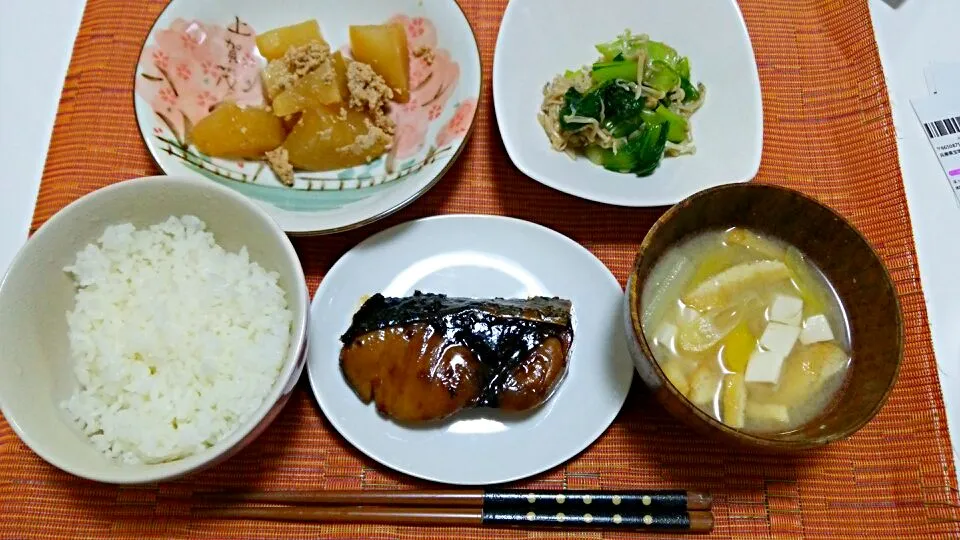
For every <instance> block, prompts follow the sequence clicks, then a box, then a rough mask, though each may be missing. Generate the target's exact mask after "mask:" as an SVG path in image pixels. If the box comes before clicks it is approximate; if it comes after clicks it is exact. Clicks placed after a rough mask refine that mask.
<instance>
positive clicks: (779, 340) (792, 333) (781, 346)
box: [760, 322, 800, 356]
mask: <svg viewBox="0 0 960 540" xmlns="http://www.w3.org/2000/svg"><path fill="white" fill-rule="evenodd" d="M798 337H800V328H799V327H797V326H790V325H788V324H782V323H776V322H772V323H770V324H768V325H767V327H766V328H765V329H764V330H763V335H762V336H760V346H761V347H763V348H764V349H766V350H768V351H772V352H775V353H779V354H780V355H782V356H787V355H789V354H790V351H792V350H793V346H794V344H796V342H797V338H798Z"/></svg>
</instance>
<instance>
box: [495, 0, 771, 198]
mask: <svg viewBox="0 0 960 540" xmlns="http://www.w3.org/2000/svg"><path fill="white" fill-rule="evenodd" d="M728 1H729V4H730V5H731V7H732V9H733V10H734V12H735V13H736V17H737V21H736V22H737V29H738V30H739V31H741V32H742V34H743V36H744V39H745V44H746V45H747V49H748V50H749V57H750V63H751V65H752V67H753V70H752V72H751V73H752V75H753V77H752V79H751V81H750V83H751V86H753V87H754V88H756V90H757V100H756V103H753V104H751V105H752V108H753V109H754V113H755V114H756V115H757V118H756V121H755V128H756V130H757V135H758V138H757V144H756V148H754V151H753V155H752V156H751V159H752V164H751V166H750V167H749V170H748V171H747V172H746V173H744V174H741V175H737V176H736V177H735V178H728V179H727V180H724V181H722V182H721V183H715V184H712V185H708V186H706V187H703V186H701V187H699V188H697V187H695V188H694V190H693V191H688V192H687V193H686V194H685V195H682V196H679V197H651V196H639V195H638V194H631V195H629V196H621V197H616V198H614V197H607V196H603V195H593V194H590V193H589V192H586V191H584V190H583V189H582V188H581V187H580V186H578V185H570V184H566V183H564V182H562V181H557V179H555V178H553V177H551V176H550V175H549V174H544V173H542V172H540V171H539V170H538V168H537V166H536V162H533V163H531V161H530V160H528V159H526V158H525V156H526V155H527V152H526V151H525V150H524V144H522V142H520V141H514V138H513V137H511V136H510V135H509V132H510V130H511V128H510V127H509V126H511V125H512V124H513V121H512V120H511V119H510V118H509V117H507V116H504V115H505V114H506V113H503V114H501V112H500V108H499V107H497V104H498V103H499V102H501V101H502V100H503V99H504V98H503V97H502V94H503V92H504V90H503V89H502V88H501V85H500V84H498V82H497V81H498V80H502V79H503V76H502V75H501V76H498V73H500V71H501V70H502V68H499V69H498V67H497V66H498V65H499V66H502V65H503V62H502V61H500V58H501V55H502V54H505V52H504V51H503V49H504V46H503V45H502V43H501V42H502V41H503V39H504V37H503V36H504V35H505V34H506V31H505V28H506V26H505V25H504V21H506V19H507V17H509V16H510V13H511V10H519V9H520V7H519V4H522V3H523V2H520V1H513V2H510V3H509V4H507V7H506V10H505V12H504V15H503V20H502V21H501V24H500V28H499V30H498V31H497V40H496V45H495V46H494V52H493V65H492V68H491V80H492V83H491V87H492V92H493V109H494V111H493V112H494V117H495V120H496V122H497V128H498V131H499V133H500V139H501V141H502V142H503V146H504V149H505V150H506V152H507V156H508V157H509V158H510V162H511V163H513V165H514V166H515V167H516V168H517V169H518V170H519V171H520V172H521V173H523V175H524V176H526V177H528V178H530V179H532V180H534V181H536V182H539V183H541V184H543V185H545V186H547V187H549V188H551V189H555V190H557V191H560V192H561V193H565V194H567V195H570V196H573V197H577V198H580V199H584V200H588V201H593V202H597V203H602V204H608V205H611V206H617V207H624V208H653V207H666V206H670V205H673V204H677V203H680V202H682V201H684V200H686V199H688V198H690V197H692V196H693V195H696V194H697V193H700V192H701V191H703V190H707V189H712V188H714V187H718V186H723V185H731V184H743V183H747V182H750V181H751V180H752V179H753V178H754V177H755V176H756V175H757V173H758V172H759V171H760V163H761V160H762V154H763V144H764V142H763V141H764V129H763V118H764V113H763V92H762V91H761V90H762V89H761V84H760V69H759V66H758V65H757V55H756V52H755V51H754V46H753V40H752V38H751V36H750V32H749V31H748V28H747V23H746V19H745V18H744V16H743V10H742V9H741V8H740V4H739V3H738V2H737V1H736V0H728ZM523 5H524V7H526V4H523ZM599 170H600V171H604V172H608V171H605V170H604V169H603V168H602V167H601V168H599ZM610 174H621V173H610ZM655 176H656V172H654V174H653V175H651V178H653V177H655ZM641 199H642V200H641Z"/></svg>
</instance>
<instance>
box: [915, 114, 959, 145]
mask: <svg viewBox="0 0 960 540" xmlns="http://www.w3.org/2000/svg"><path fill="white" fill-rule="evenodd" d="M923 129H924V130H926V132H927V137H930V138H931V139H936V138H937V137H943V136H944V135H954V134H956V133H960V116H954V117H953V118H944V119H943V120H936V121H934V122H928V123H926V124H924V125H923Z"/></svg>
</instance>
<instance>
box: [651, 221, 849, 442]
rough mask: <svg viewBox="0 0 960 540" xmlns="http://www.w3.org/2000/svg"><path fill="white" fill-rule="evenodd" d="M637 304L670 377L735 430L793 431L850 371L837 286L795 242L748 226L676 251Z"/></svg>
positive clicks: (687, 243) (703, 236) (657, 270)
mask: <svg viewBox="0 0 960 540" xmlns="http://www.w3.org/2000/svg"><path fill="white" fill-rule="evenodd" d="M641 305H642V308H643V314H642V318H641V323H642V326H643V332H644V334H645V335H646V337H647V341H648V342H649V343H650V346H651V349H652V350H653V354H654V357H655V360H656V361H657V363H658V364H659V365H660V367H661V369H662V370H663V372H664V373H665V374H666V376H667V378H668V379H669V380H670V382H671V383H672V384H673V385H674V387H676V389H677V390H679V391H680V392H681V393H682V394H683V395H684V396H685V397H686V398H687V399H689V400H690V401H691V402H692V403H694V404H695V405H696V406H697V407H699V408H700V409H701V410H703V411H704V412H706V413H707V414H709V415H711V416H713V417H714V418H716V419H717V420H719V421H721V422H723V423H724V424H727V425H728V426H730V427H733V428H736V429H741V430H744V431H750V432H759V433H762V432H767V433H769V432H785V431H791V430H794V429H796V428H798V427H799V426H801V425H803V424H805V423H807V422H809V421H810V420H812V419H813V418H815V417H816V416H818V415H819V414H821V413H822V412H824V410H825V409H826V408H827V407H828V406H829V404H830V401H831V400H832V398H833V396H834V395H835V394H836V392H837V391H838V390H839V388H840V386H841V385H842V384H843V380H844V377H845V375H846V372H847V370H848V368H849V364H850V336H849V329H848V326H847V321H846V318H845V316H844V311H843V307H842V305H841V303H840V300H839V298H838V297H837V295H836V292H835V291H834V290H833V288H832V287H831V286H830V284H829V283H828V282H827V280H826V279H825V278H824V276H823V274H822V273H821V272H820V271H819V270H818V269H817V268H816V267H815V266H814V265H813V264H811V263H810V262H809V260H807V259H806V258H805V257H804V256H803V255H802V254H801V253H800V252H799V251H798V250H797V249H796V248H794V247H792V246H790V245H788V244H786V243H784V242H782V241H780V240H779V239H776V238H772V237H770V236H766V235H761V234H758V233H756V232H754V231H751V230H747V229H743V228H732V229H727V230H723V231H710V232H706V233H702V234H699V235H697V236H694V237H692V238H689V239H687V240H685V241H684V242H683V243H681V244H679V245H677V246H675V247H673V248H672V249H671V250H670V251H668V252H667V253H665V254H664V256H663V257H662V258H661V259H660V261H658V262H657V264H656V266H655V267H654V269H653V271H652V272H651V274H650V277H649V279H648V280H647V283H646V286H645V287H644V290H643V293H642V296H641Z"/></svg>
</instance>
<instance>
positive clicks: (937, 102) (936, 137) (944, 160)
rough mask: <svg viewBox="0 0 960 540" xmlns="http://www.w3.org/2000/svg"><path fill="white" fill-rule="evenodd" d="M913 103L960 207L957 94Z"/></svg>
mask: <svg viewBox="0 0 960 540" xmlns="http://www.w3.org/2000/svg"><path fill="white" fill-rule="evenodd" d="M912 103H913V110H914V112H916V113H917V118H919V119H920V123H921V124H922V126H923V131H924V133H925V134H926V136H927V140H929V141H930V145H931V146H933V150H934V152H936V154H937V159H939V160H940V165H941V166H942V167H943V172H944V173H945V174H946V177H947V181H948V182H949V183H950V187H951V188H952V189H953V195H954V197H956V198H957V202H958V204H960V92H951V93H944V92H942V91H941V92H940V93H938V94H937V95H934V96H928V97H925V98H920V99H915V100H912Z"/></svg>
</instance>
